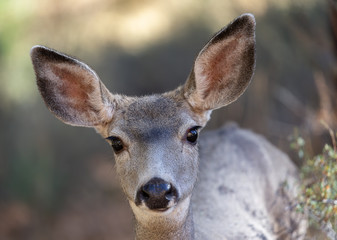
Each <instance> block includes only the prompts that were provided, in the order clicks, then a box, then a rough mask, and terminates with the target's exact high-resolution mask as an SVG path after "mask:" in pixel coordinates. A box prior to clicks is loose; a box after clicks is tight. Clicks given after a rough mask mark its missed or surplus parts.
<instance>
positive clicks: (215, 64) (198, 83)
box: [184, 14, 255, 111]
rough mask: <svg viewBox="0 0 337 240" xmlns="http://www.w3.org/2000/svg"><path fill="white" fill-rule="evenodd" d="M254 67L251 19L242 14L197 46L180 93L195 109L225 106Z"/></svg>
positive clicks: (238, 90)
mask: <svg viewBox="0 0 337 240" xmlns="http://www.w3.org/2000/svg"><path fill="white" fill-rule="evenodd" d="M254 67H255V19H254V16H253V15H251V14H243V15H241V16H240V17H238V18H237V19H235V20H234V21H233V22H232V23H230V24H229V25H228V26H227V27H225V28H224V29H222V30H221V31H219V32H218V33H217V34H216V35H215V36H214V37H213V38H212V39H211V40H210V41H209V42H208V43H207V44H206V46H205V47H204V48H203V49H202V50H201V52H200V53H199V55H198V57H197V58H196V60H195V63H194V67H193V69H192V72H191V74H190V76H189V79H188V80H187V82H186V84H185V86H184V96H185V98H186V99H187V101H188V102H189V103H190V105H191V106H192V108H194V109H196V110H202V111H206V110H212V109H216V108H219V107H222V106H226V105H228V104H230V103H231V102H233V101H235V100H236V99H237V98H238V97H239V96H240V95H241V94H242V93H243V92H244V90H245V89H246V88H247V86H248V84H249V82H250V80H251V78H252V76H253V72H254Z"/></svg>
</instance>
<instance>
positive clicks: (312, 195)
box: [291, 130, 337, 232]
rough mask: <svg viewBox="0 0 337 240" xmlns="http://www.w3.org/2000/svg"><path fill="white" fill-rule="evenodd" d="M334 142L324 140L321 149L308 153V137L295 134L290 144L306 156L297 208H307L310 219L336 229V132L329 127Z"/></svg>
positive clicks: (301, 154) (321, 225)
mask: <svg viewBox="0 0 337 240" xmlns="http://www.w3.org/2000/svg"><path fill="white" fill-rule="evenodd" d="M330 135H331V139H332V145H329V144H325V146H324V148H323V150H322V153H320V154H318V155H316V156H314V157H309V156H307V155H306V151H305V141H304V139H303V138H301V137H300V136H298V134H297V136H295V137H294V139H293V142H292V143H291V147H292V148H293V149H295V150H296V151H297V152H298V156H299V157H300V158H302V159H303V166H302V168H301V180H302V184H301V192H300V195H299V201H298V202H299V203H298V205H297V209H298V210H299V211H301V212H304V211H306V212H308V214H309V222H310V223H311V224H316V225H317V224H318V225H319V226H320V228H321V229H324V228H325V226H327V225H329V226H331V228H332V230H333V231H334V232H336V231H337V151H336V144H335V142H336V141H335V138H336V135H335V134H334V133H333V132H332V130H330Z"/></svg>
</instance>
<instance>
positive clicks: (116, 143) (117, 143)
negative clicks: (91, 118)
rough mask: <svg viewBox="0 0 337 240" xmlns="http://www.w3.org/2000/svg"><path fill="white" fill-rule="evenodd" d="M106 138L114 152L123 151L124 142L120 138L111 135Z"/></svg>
mask: <svg viewBox="0 0 337 240" xmlns="http://www.w3.org/2000/svg"><path fill="white" fill-rule="evenodd" d="M106 139H108V140H109V141H110V142H111V146H112V148H113V150H114V152H115V153H116V154H117V153H120V152H122V151H123V149H124V144H123V141H122V140H121V139H120V138H118V137H114V136H111V137H107V138H106Z"/></svg>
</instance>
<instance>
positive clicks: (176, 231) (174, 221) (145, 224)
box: [131, 199, 194, 240]
mask: <svg viewBox="0 0 337 240" xmlns="http://www.w3.org/2000/svg"><path fill="white" fill-rule="evenodd" d="M184 201H185V202H184ZM184 201H183V202H182V203H181V204H179V205H178V206H176V207H175V209H173V210H168V211H170V212H169V213H164V214H159V213H155V214H153V213H142V214H141V213H140V210H139V209H135V206H134V205H131V207H132V209H133V211H134V214H135V217H136V240H145V239H146V240H148V239H156V240H164V239H165V240H173V239H174V240H177V239H184V240H185V239H186V240H193V239H194V226H193V217H192V211H191V207H190V206H189V202H190V199H187V200H184ZM140 214H141V215H140Z"/></svg>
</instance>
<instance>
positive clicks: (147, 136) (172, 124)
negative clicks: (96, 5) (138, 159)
mask: <svg viewBox="0 0 337 240" xmlns="http://www.w3.org/2000/svg"><path fill="white" fill-rule="evenodd" d="M187 110H188V106H186V104H183V103H182V102H179V101H178V102H177V101H176V100H173V99H172V98H170V97H167V96H162V95H152V96H146V97H141V98H136V99H134V100H133V101H132V102H131V103H129V104H128V105H127V106H124V107H123V108H122V109H121V110H120V114H119V116H118V117H117V118H116V121H114V122H113V123H112V124H111V134H113V132H114V131H115V130H116V129H118V130H119V131H121V132H122V133H123V134H125V135H126V137H127V138H129V139H130V140H137V141H139V140H141V141H142V142H153V141H154V142H155V141H158V140H160V139H168V138H172V137H174V136H177V135H180V136H181V135H183V134H185V132H186V131H187V130H188V128H190V127H193V126H195V125H198V124H199V123H198V122H199V121H198V118H197V117H196V116H194V114H193V112H192V111H187ZM181 137H182V136H181Z"/></svg>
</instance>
